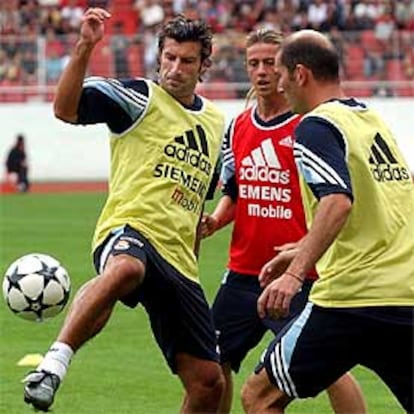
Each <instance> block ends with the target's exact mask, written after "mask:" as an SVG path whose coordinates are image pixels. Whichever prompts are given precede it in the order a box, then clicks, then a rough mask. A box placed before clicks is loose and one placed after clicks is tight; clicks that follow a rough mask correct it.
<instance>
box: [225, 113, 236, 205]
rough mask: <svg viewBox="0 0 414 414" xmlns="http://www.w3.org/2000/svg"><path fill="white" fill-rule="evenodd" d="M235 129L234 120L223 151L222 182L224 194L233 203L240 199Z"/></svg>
mask: <svg viewBox="0 0 414 414" xmlns="http://www.w3.org/2000/svg"><path fill="white" fill-rule="evenodd" d="M233 128H234V120H233V121H232V122H231V123H230V125H229V127H228V129H227V132H226V134H225V136H224V140H223V145H222V151H221V157H222V167H221V181H222V184H223V188H222V192H223V194H224V195H228V196H229V197H230V198H231V199H232V200H233V201H236V200H237V197H238V187H237V182H236V167H235V161H234V153H233V148H232V138H233V131H234V129H233Z"/></svg>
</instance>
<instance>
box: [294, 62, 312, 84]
mask: <svg viewBox="0 0 414 414" xmlns="http://www.w3.org/2000/svg"><path fill="white" fill-rule="evenodd" d="M309 75H310V71H309V69H308V68H307V67H306V66H304V65H301V64H300V63H299V64H298V65H296V68H295V72H294V77H295V80H296V82H297V84H298V85H299V86H303V85H304V84H305V83H306V82H307V81H308V79H309Z"/></svg>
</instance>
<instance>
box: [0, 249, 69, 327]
mask: <svg viewBox="0 0 414 414" xmlns="http://www.w3.org/2000/svg"><path fill="white" fill-rule="evenodd" d="M3 295H4V299H5V300H6V303H7V305H8V307H9V308H10V309H11V311H12V312H14V313H15V314H16V315H18V316H20V317H21V318H23V319H27V320H29V321H37V322H41V321H43V320H44V319H47V318H51V317H53V316H55V315H57V314H58V313H59V312H61V311H62V309H63V308H64V307H65V305H66V303H67V302H68V299H69V295H70V278H69V275H68V272H67V271H66V270H65V268H64V267H63V266H62V265H61V264H60V263H59V261H58V260H56V259H55V258H53V257H51V256H49V255H46V254H40V253H32V254H28V255H26V256H22V257H20V258H19V259H17V260H16V261H14V262H13V263H12V264H11V265H10V266H9V268H8V269H7V271H6V275H5V276H4V280H3Z"/></svg>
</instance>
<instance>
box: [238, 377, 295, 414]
mask: <svg viewBox="0 0 414 414" xmlns="http://www.w3.org/2000/svg"><path fill="white" fill-rule="evenodd" d="M241 398H242V405H243V409H244V412H245V413H247V414H258V413H260V414H281V413H284V410H285V408H286V407H287V406H288V404H289V403H290V402H291V401H292V400H293V399H292V398H290V397H288V396H287V395H286V394H285V393H283V392H282V391H280V390H279V389H278V388H276V387H275V386H274V385H273V384H271V383H270V381H269V378H268V376H267V373H266V370H265V369H262V370H261V371H260V372H259V373H258V374H252V375H250V377H249V378H248V379H247V381H246V382H245V384H244V385H243V387H242V391H241Z"/></svg>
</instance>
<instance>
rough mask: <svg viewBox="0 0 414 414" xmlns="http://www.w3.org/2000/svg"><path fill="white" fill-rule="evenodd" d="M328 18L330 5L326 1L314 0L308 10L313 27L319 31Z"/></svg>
mask: <svg viewBox="0 0 414 414" xmlns="http://www.w3.org/2000/svg"><path fill="white" fill-rule="evenodd" d="M327 18H328V4H327V2H326V1H322V0H313V1H312V3H311V4H310V5H309V8H308V21H309V24H310V25H311V27H312V28H313V29H315V30H319V29H320V27H321V25H322V24H323V23H324V22H325V21H326V19H327Z"/></svg>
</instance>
